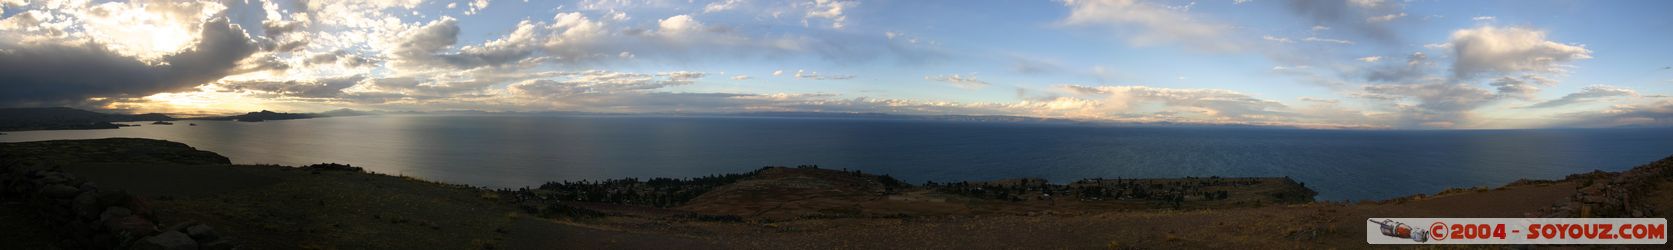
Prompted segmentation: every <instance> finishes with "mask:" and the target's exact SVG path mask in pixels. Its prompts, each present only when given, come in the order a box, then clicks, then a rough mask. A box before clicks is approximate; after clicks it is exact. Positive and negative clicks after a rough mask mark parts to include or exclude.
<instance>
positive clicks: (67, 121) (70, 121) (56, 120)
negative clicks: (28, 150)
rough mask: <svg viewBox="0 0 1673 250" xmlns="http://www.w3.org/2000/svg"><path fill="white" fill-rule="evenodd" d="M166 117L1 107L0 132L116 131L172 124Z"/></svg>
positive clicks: (66, 109)
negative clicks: (124, 126)
mask: <svg viewBox="0 0 1673 250" xmlns="http://www.w3.org/2000/svg"><path fill="white" fill-rule="evenodd" d="M173 120H176V119H175V118H174V117H169V116H168V115H164V114H156V113H152V114H138V115H126V114H106V113H99V112H93V111H87V110H80V109H74V108H65V107H52V108H0V131H24V130H60V129H113V128H118V127H121V126H120V125H116V124H112V122H137V121H173Z"/></svg>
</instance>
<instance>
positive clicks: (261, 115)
mask: <svg viewBox="0 0 1673 250" xmlns="http://www.w3.org/2000/svg"><path fill="white" fill-rule="evenodd" d="M374 114H376V113H372V112H366V111H359V110H353V109H337V110H332V111H326V112H320V113H281V112H273V111H268V110H262V111H258V112H250V113H246V114H242V115H232V116H211V117H200V118H192V119H193V120H212V121H241V122H259V121H266V120H295V119H309V118H320V117H339V116H361V115H374Z"/></svg>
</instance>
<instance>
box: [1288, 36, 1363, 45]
mask: <svg viewBox="0 0 1673 250" xmlns="http://www.w3.org/2000/svg"><path fill="white" fill-rule="evenodd" d="M1301 40H1302V41H1308V42H1317V43H1334V44H1342V45H1353V44H1354V42H1353V41H1348V40H1341V39H1330V38H1319V37H1307V38H1302V39H1301Z"/></svg>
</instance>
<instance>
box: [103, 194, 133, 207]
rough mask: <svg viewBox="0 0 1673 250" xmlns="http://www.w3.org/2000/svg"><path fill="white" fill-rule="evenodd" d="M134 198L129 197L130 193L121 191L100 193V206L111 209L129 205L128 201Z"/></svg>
mask: <svg viewBox="0 0 1673 250" xmlns="http://www.w3.org/2000/svg"><path fill="white" fill-rule="evenodd" d="M132 198H133V197H130V196H128V192H123V191H121V190H117V191H114V192H99V206H101V207H109V206H116V205H122V204H127V203H128V199H132Z"/></svg>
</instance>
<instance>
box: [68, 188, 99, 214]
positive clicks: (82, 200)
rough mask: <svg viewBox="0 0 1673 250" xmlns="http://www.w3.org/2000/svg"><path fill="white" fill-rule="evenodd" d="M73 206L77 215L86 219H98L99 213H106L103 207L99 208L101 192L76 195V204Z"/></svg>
mask: <svg viewBox="0 0 1673 250" xmlns="http://www.w3.org/2000/svg"><path fill="white" fill-rule="evenodd" d="M84 190H85V189H84ZM71 206H73V207H74V208H75V210H76V214H78V215H81V216H82V217H85V218H98V216H99V213H100V212H104V210H103V207H100V206H99V192H95V191H87V192H81V194H79V195H76V198H75V203H72V204H71Z"/></svg>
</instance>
